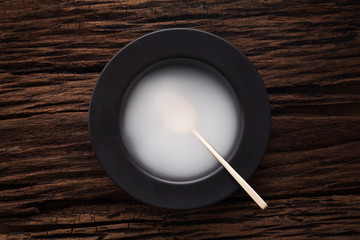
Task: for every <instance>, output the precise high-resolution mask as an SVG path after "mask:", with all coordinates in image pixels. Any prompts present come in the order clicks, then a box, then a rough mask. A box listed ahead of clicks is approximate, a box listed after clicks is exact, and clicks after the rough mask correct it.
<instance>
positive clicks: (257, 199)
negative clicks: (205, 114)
mask: <svg viewBox="0 0 360 240" xmlns="http://www.w3.org/2000/svg"><path fill="white" fill-rule="evenodd" d="M192 133H193V134H194V135H195V136H196V137H197V138H198V139H199V140H200V142H201V143H202V144H203V145H204V146H205V147H206V148H207V149H208V150H209V151H210V152H211V154H212V155H214V157H215V158H216V159H217V160H218V161H219V162H220V163H221V164H222V165H223V166H224V168H225V169H226V170H227V171H228V172H229V173H230V174H231V176H232V177H233V178H234V179H235V180H236V181H237V182H238V183H239V184H240V186H241V187H242V188H243V189H244V190H245V191H246V192H247V193H248V194H249V195H250V197H251V198H252V199H253V200H254V201H255V202H256V203H257V204H258V205H259V207H261V209H263V210H264V209H266V208H267V207H268V205H267V204H266V202H265V201H264V200H263V199H262V198H261V197H260V196H259V194H257V193H256V192H255V190H254V189H253V188H252V187H251V186H250V185H249V184H248V183H247V182H246V181H245V180H244V179H243V178H242V177H241V176H240V175H239V174H238V173H237V172H236V171H235V169H234V168H232V167H231V166H230V164H229V163H228V162H227V161H225V159H224V158H223V157H221V155H220V154H219V153H218V152H216V150H215V149H214V148H213V147H212V146H211V145H210V144H209V143H208V142H207V141H206V140H205V139H204V138H203V137H202V136H201V135H200V133H199V132H198V131H197V130H196V129H194V130H192Z"/></svg>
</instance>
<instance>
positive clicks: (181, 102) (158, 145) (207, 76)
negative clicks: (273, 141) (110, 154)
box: [120, 60, 241, 181]
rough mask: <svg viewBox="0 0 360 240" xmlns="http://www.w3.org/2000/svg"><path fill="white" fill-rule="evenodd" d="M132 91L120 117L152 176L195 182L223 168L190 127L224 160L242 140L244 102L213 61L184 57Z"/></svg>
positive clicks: (128, 142) (135, 154)
mask: <svg viewBox="0 0 360 240" xmlns="http://www.w3.org/2000/svg"><path fill="white" fill-rule="evenodd" d="M128 95H129V97H128V99H127V100H126V104H125V108H124V111H123V113H122V114H123V116H121V118H120V119H122V121H121V122H120V128H121V134H122V137H123V142H124V144H125V146H126V148H127V150H128V152H129V153H130V155H131V156H132V158H133V159H134V161H135V162H136V163H137V164H138V165H139V166H140V167H141V168H142V169H143V170H145V171H146V172H148V173H149V174H151V175H153V176H156V177H158V178H161V179H164V180H168V181H192V180H196V179H198V178H201V177H204V176H206V175H207V174H209V173H211V172H213V171H214V170H216V169H217V168H218V167H219V166H220V164H219V163H218V162H217V160H216V159H215V158H214V157H213V156H212V155H211V153H210V152H209V151H208V150H207V149H206V148H205V147H204V146H203V145H202V143H201V142H200V141H199V140H198V139H197V138H196V137H195V136H194V135H193V134H192V132H191V131H189V129H188V128H189V127H192V126H195V128H196V130H197V131H199V132H200V133H201V134H202V136H203V137H204V138H205V139H206V140H207V141H208V142H209V143H210V144H211V145H212V146H213V147H214V148H215V149H216V151H218V152H219V154H220V155H222V156H223V157H224V158H227V157H228V156H229V155H230V154H231V153H232V151H233V149H234V147H235V144H236V143H237V141H238V138H239V135H240V133H239V131H240V126H241V118H240V116H239V113H240V110H239V103H238V102H237V98H235V94H234V93H233V90H232V89H231V88H230V86H229V85H228V84H227V82H226V80H225V79H224V77H223V76H222V75H221V74H220V73H219V72H217V71H216V70H214V69H213V68H211V67H210V66H208V65H205V64H203V63H200V62H198V61H194V60H186V61H185V60H184V61H180V62H179V61H174V63H173V64H166V65H163V66H161V67H158V68H155V70H152V71H150V72H148V73H147V74H145V75H144V76H142V77H141V79H139V80H138V82H137V83H136V85H135V86H134V88H132V89H131V92H130V93H129V94H128ZM185 115H186V116H185Z"/></svg>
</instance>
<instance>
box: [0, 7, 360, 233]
mask: <svg viewBox="0 0 360 240" xmlns="http://www.w3.org/2000/svg"><path fill="white" fill-rule="evenodd" d="M169 27H190V28H197V29H201V30H205V31H209V32H212V33H215V34H217V35H219V36H221V37H223V38H225V39H226V40H228V41H229V42H231V43H232V44H234V45H235V46H236V47H237V48H239V49H240V50H241V51H242V52H244V53H245V54H246V55H247V56H248V58H249V59H250V60H251V61H252V62H253V63H254V65H255V66H256V68H257V69H258V70H259V72H260V74H261V76H262V78H263V80H264V82H265V85H266V87H267V90H268V93H269V98H270V102H271V109H272V130H271V139H270V143H269V146H268V149H267V152H266V154H265V156H264V160H263V161H262V163H261V165H260V167H259V169H258V170H257V171H256V173H255V174H254V176H253V177H252V178H251V179H250V184H251V185H252V186H253V187H254V188H255V189H256V190H257V191H258V192H259V194H260V195H261V196H262V197H264V199H266V200H267V202H268V203H269V205H270V207H269V208H268V209H267V210H266V211H261V210H260V209H259V208H258V207H257V206H256V205H255V204H254V203H253V202H252V201H251V199H250V198H249V197H248V196H247V195H246V193H244V191H241V190H240V191H238V192H237V193H235V194H234V195H232V196H231V197H229V198H228V199H226V200H224V201H222V202H220V203H218V204H216V205H213V206H209V207H207V208H202V209H196V210H191V211H171V210H164V209H158V208H155V207H151V206H148V205H145V204H142V203H139V202H138V201H136V200H134V199H133V198H132V197H130V196H128V195H127V194H126V193H125V192H124V191H122V190H121V189H119V188H118V187H117V186H115V184H114V183H112V182H111V180H110V179H109V177H108V176H107V175H106V174H105V172H104V171H103V169H102V168H101V166H100V165H99V163H98V161H97V160H96V157H95V156H94V153H93V151H92V148H91V144H90V141H89V134H88V129H87V110H88V104H89V100H90V96H91V92H92V89H93V87H94V84H95V82H96V79H97V77H98V76H99V73H100V72H101V70H102V68H103V67H104V65H105V64H106V62H107V61H108V60H109V59H110V58H111V57H112V56H113V55H114V54H115V53H116V52H117V51H118V50H120V49H121V48H122V47H123V46H124V45H125V44H127V43H129V42H130V41H132V40H134V39H136V38H137V37H140V36H141V35H143V34H146V33H149V32H151V31H154V30H158V29H164V28H169ZM359 53H360V4H359V3H358V1H320V0H319V1H303V2H298V1H257V0H252V1H250V0H245V1H240V2H238V1H225V0H221V1H192V0H190V1H148V0H146V1H141V0H140V1H76V0H74V1H63V2H62V1H36V0H31V1H30V0H22V1H0V239H67V238H76V239H116V238H127V239H214V238H217V239H248V238H252V239H305V238H308V239H359V238H360V54H359Z"/></svg>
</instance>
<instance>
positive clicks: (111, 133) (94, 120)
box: [89, 28, 270, 209]
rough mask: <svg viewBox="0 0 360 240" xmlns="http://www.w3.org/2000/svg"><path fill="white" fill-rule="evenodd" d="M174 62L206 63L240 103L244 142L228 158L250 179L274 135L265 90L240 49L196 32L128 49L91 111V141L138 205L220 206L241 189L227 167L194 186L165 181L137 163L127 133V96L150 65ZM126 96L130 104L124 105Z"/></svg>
mask: <svg viewBox="0 0 360 240" xmlns="http://www.w3.org/2000/svg"><path fill="white" fill-rule="evenodd" d="M171 59H191V60H196V61H200V62H203V63H205V64H207V65H209V66H211V67H213V68H214V69H216V70H217V71H218V72H220V73H221V74H223V75H224V76H225V78H226V79H227V81H228V82H229V84H230V86H231V87H232V88H233V90H234V92H235V94H236V97H237V98H238V101H239V103H240V104H239V105H240V106H241V109H240V111H241V117H242V126H241V134H239V139H238V144H237V147H236V148H235V150H234V152H233V153H232V154H231V157H230V158H229V159H227V160H228V161H229V163H230V164H231V165H232V167H233V168H234V169H235V170H236V171H237V172H238V173H239V174H240V175H241V176H242V177H243V178H244V179H248V178H249V177H250V176H251V175H252V173H253V172H254V171H255V169H256V168H257V166H258V165H259V163H260V161H261V159H262V157H263V154H264V152H265V150H266V146H267V142H268V139H269V135H270V106H269V100H268V97H267V93H266V89H265V86H264V84H263V82H262V80H261V77H260V76H259V74H258V72H257V70H256V69H255V68H254V66H253V65H252V64H251V63H250V61H249V60H248V59H247V58H246V57H245V56H244V55H243V54H242V53H241V52H240V51H239V50H237V49H236V48H235V47H234V46H233V45H231V44H230V43H228V42H226V41H225V40H223V39H222V38H219V37H217V36H215V35H213V34H210V33H207V32H203V31H199V30H194V29H181V28H180V29H167V30H161V31H157V32H153V33H150V34H147V35H145V36H143V37H141V38H139V39H137V40H135V41H133V42H131V43H129V44H128V45H127V46H125V47H124V48H123V49H122V50H121V51H119V52H118V53H117V54H116V55H115V56H114V57H113V58H112V59H111V60H110V61H109V63H108V64H107V65H106V66H105V68H104V70H103V71H102V73H101V75H100V77H99V79H98V81H97V83H96V86H95V89H94V91H93V94H92V97H91V102H90V106H89V131H90V138H91V142H92V145H93V148H94V151H95V153H96V156H97V158H98V159H99V162H100V163H101V165H102V166H103V168H104V169H105V171H106V172H107V174H108V175H109V176H110V177H111V179H112V180H113V181H114V182H115V183H116V184H117V185H118V186H120V187H121V188H122V189H123V190H125V191H126V192H128V193H129V194H130V195H132V196H133V197H135V198H137V199H138V200H140V201H142V202H145V203H148V204H151V205H155V206H158V207H162V208H169V209H190V208H197V207H203V206H207V205H210V204H213V203H216V202H218V201H220V200H222V199H224V198H226V197H227V196H229V195H230V194H232V193H233V192H235V191H236V190H237V189H238V188H239V185H238V184H237V182H236V181H235V180H234V179H233V178H232V177H231V176H230V174H229V173H228V172H227V171H226V170H225V169H223V168H219V169H217V170H216V171H214V172H212V173H210V174H209V175H207V176H205V177H202V178H199V179H195V180H194V181H186V182H176V181H168V180H164V179H160V178H158V177H156V176H153V175H151V174H149V173H148V172H146V171H144V169H142V168H141V167H139V165H137V164H136V163H135V161H133V159H132V157H131V156H130V154H129V153H128V151H127V149H126V147H125V144H124V142H123V141H124V140H123V138H122V136H121V129H120V124H119V123H120V121H121V114H122V109H123V108H122V107H121V106H122V105H123V104H124V101H125V100H126V93H127V92H128V89H129V88H130V87H131V86H132V85H133V83H134V81H135V79H137V77H138V76H139V75H140V74H141V73H142V72H143V71H145V70H146V69H148V68H149V67H150V66H153V65H156V64H157V63H159V62H163V61H166V60H171ZM124 99H125V100H124Z"/></svg>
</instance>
